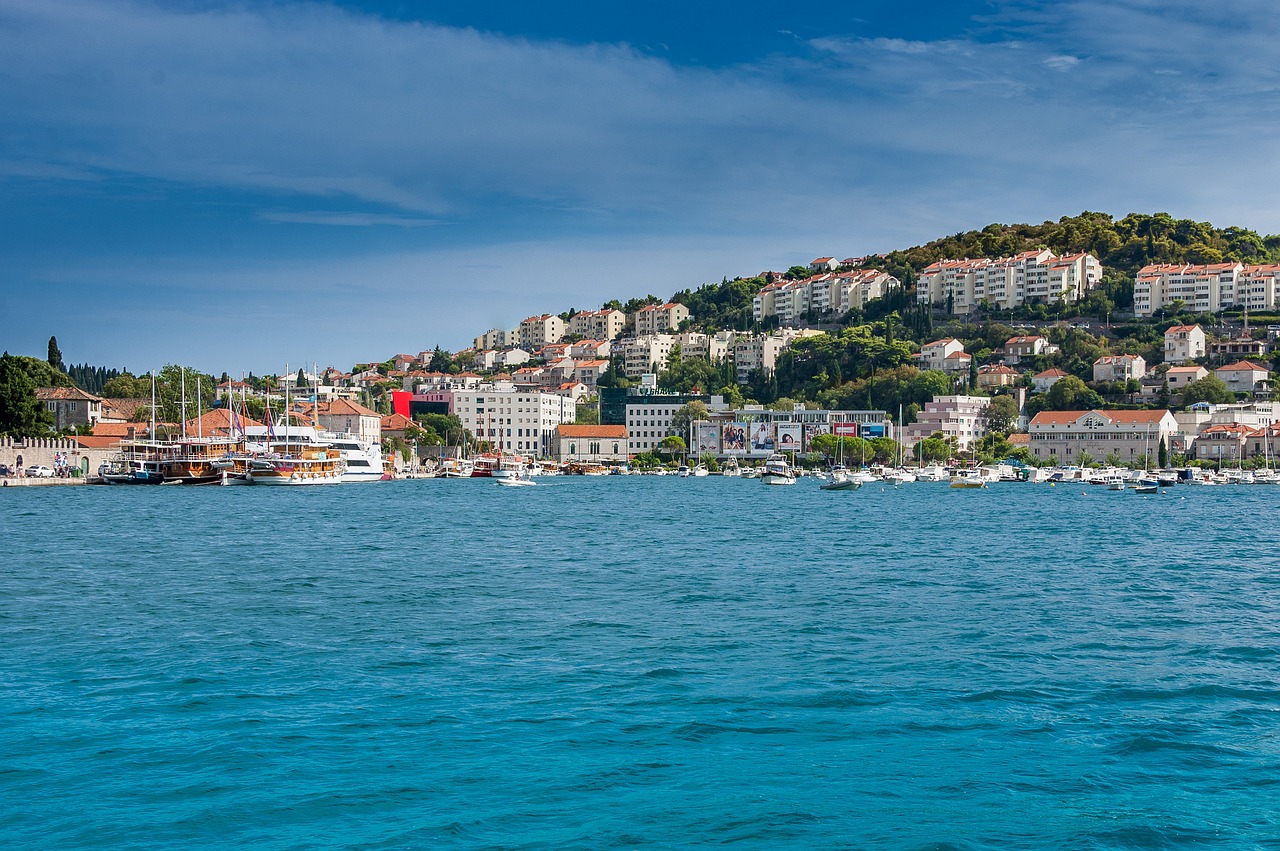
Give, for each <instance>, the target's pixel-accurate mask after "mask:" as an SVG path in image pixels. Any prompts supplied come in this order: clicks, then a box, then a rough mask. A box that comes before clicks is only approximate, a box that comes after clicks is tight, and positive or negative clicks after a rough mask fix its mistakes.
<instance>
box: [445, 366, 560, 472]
mask: <svg viewBox="0 0 1280 851" xmlns="http://www.w3.org/2000/svg"><path fill="white" fill-rule="evenodd" d="M451 413H453V414H456V415H457V416H458V418H459V419H460V420H462V427H463V428H465V429H467V430H468V431H470V432H471V433H472V434H473V435H475V436H476V438H477V439H479V440H486V441H491V442H492V444H493V447H494V449H495V450H498V449H500V450H502V451H504V452H515V453H524V454H531V455H538V456H541V457H548V456H550V455H551V453H552V450H553V448H554V447H553V444H552V440H553V436H554V434H555V429H556V426H558V425H560V424H562V423H572V422H573V421H574V419H575V417H576V416H577V413H578V409H577V404H576V403H575V402H574V400H573V399H571V398H568V397H565V396H558V395H556V394H554V393H543V392H539V391H526V390H521V389H517V388H516V387H515V386H514V385H510V384H492V385H487V386H481V387H476V388H473V389H470V390H455V391H453V399H452V406H451Z"/></svg>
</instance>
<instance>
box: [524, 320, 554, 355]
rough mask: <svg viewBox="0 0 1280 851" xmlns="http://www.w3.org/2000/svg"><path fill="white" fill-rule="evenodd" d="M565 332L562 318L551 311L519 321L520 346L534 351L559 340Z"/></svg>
mask: <svg viewBox="0 0 1280 851" xmlns="http://www.w3.org/2000/svg"><path fill="white" fill-rule="evenodd" d="M564 334H565V323H564V320H563V319H561V318H560V317H559V316H556V315H555V314H552V313H544V314H542V315H541V316H530V317H529V318H528V319H526V320H524V321H523V322H521V323H520V342H519V345H520V346H521V348H524V349H528V350H529V351H531V352H536V351H537V350H538V349H541V348H542V347H543V346H547V345H551V344H552V343H558V342H560V339H561V338H562V337H564Z"/></svg>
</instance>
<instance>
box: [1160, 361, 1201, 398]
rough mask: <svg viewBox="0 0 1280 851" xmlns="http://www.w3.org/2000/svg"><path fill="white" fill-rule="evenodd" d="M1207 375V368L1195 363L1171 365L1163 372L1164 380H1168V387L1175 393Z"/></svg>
mask: <svg viewBox="0 0 1280 851" xmlns="http://www.w3.org/2000/svg"><path fill="white" fill-rule="evenodd" d="M1208 377H1209V370H1207V369H1205V368H1204V367H1202V366H1199V365H1196V364H1193V365H1191V366H1171V367H1169V370H1168V371H1167V372H1165V374H1164V379H1165V381H1168V382H1169V389H1170V390H1172V391H1173V392H1175V393H1176V392H1178V391H1179V390H1181V389H1182V388H1184V387H1186V386H1187V385H1188V384H1190V383H1191V382H1193V381H1199V380H1200V379H1201V378H1208Z"/></svg>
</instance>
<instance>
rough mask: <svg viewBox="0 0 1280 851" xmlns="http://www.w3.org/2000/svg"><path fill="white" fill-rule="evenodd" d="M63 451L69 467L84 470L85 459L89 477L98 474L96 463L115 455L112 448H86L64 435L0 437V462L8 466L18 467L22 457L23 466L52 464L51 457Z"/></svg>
mask: <svg viewBox="0 0 1280 851" xmlns="http://www.w3.org/2000/svg"><path fill="white" fill-rule="evenodd" d="M59 452H65V453H66V455H67V463H68V464H69V465H71V466H73V467H79V468H80V469H82V470H83V469H85V460H86V459H87V460H88V471H89V475H90V476H96V475H97V474H98V466H99V465H100V464H102V462H104V461H106V460H108V459H109V458H111V457H112V456H114V455H116V454H118V452H119V450H116V449H86V448H84V447H83V446H81V445H80V444H78V443H76V442H75V440H73V439H71V438H66V437H28V438H14V437H0V464H7V465H8V466H9V468H10V469H13V468H15V467H17V466H18V459H19V458H21V459H22V466H23V467H34V466H36V465H37V464H43V465H45V466H46V467H52V466H53V461H54V456H56V455H57V454H58V453H59Z"/></svg>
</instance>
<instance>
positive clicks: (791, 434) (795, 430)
mask: <svg viewBox="0 0 1280 851" xmlns="http://www.w3.org/2000/svg"><path fill="white" fill-rule="evenodd" d="M803 430H804V426H802V425H801V424H800V423H778V451H780V452H799V451H800V441H801V438H802V437H803V433H804V432H803Z"/></svg>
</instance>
